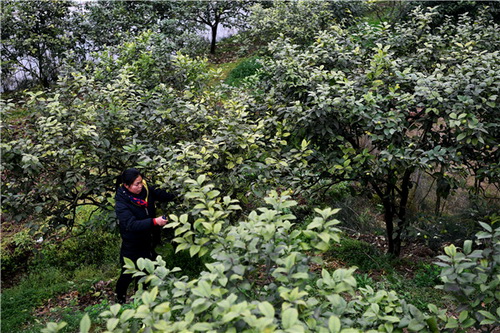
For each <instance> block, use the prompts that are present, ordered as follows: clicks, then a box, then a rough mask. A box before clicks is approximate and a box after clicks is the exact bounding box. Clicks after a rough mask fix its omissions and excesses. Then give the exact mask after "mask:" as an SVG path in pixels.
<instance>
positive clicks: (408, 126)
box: [252, 10, 500, 256]
mask: <svg viewBox="0 0 500 333" xmlns="http://www.w3.org/2000/svg"><path fill="white" fill-rule="evenodd" d="M413 15H414V16H413V20H412V21H410V22H409V23H406V24H402V25H398V26H397V27H393V28H391V27H390V26H389V25H383V26H382V27H381V28H374V27H371V26H368V25H362V26H360V29H359V30H357V32H354V30H343V29H341V28H339V27H338V28H336V29H332V30H330V31H329V32H324V33H320V34H319V35H318V36H317V38H316V40H315V42H314V43H313V44H312V45H310V46H309V47H303V48H301V47H300V46H299V45H296V44H292V43H290V41H288V40H287V39H282V40H279V41H276V42H274V43H272V44H271V45H270V52H271V56H270V57H269V58H268V59H267V60H266V61H265V62H264V63H263V68H262V69H261V74H260V77H259V80H255V82H256V86H254V87H252V90H253V91H258V92H259V95H258V96H256V98H257V99H259V98H260V104H258V105H257V106H256V110H257V111H259V112H262V113H267V114H270V115H273V116H275V117H276V118H277V119H278V120H280V121H282V122H283V121H286V122H288V124H290V125H289V127H291V128H290V129H289V131H290V132H291V133H294V137H295V140H298V141H300V140H303V139H306V140H308V141H311V142H312V145H311V149H313V150H316V151H317V152H316V153H315V154H314V158H313V159H311V160H310V161H309V163H310V164H311V165H312V166H315V167H316V174H317V175H320V177H321V176H323V177H325V176H329V177H331V179H332V183H335V182H338V181H345V180H353V181H357V182H360V183H361V184H362V185H364V186H369V188H371V189H372V190H373V191H374V193H375V195H376V196H377V198H378V200H380V204H381V205H382V206H383V209H384V219H385V224H386V231H387V239H388V251H389V253H391V254H393V255H396V256H398V255H399V254H400V251H401V243H402V238H403V237H404V234H405V231H406V228H407V226H408V223H409V221H408V215H407V207H408V200H409V194H410V189H411V188H412V187H413V186H415V185H416V184H415V183H414V181H413V180H412V175H413V173H414V172H415V171H416V170H422V171H423V172H427V173H429V174H430V175H431V176H433V177H435V178H436V179H437V180H439V181H440V182H442V183H444V184H447V185H448V186H443V187H442V189H443V190H444V192H443V193H442V195H444V194H446V192H447V191H448V192H449V191H450V189H451V188H452V187H453V185H455V184H456V183H457V181H456V177H459V175H460V174H461V173H462V172H465V171H467V172H468V173H470V174H472V175H473V176H474V177H476V179H478V180H479V181H488V182H490V183H496V184H498V181H499V172H498V171H499V169H498V159H499V157H500V151H499V150H498V144H499V142H498V138H499V137H500V136H499V132H498V129H499V126H498V122H497V121H496V120H495V119H496V118H495V116H494V114H495V112H496V111H495V110H496V109H497V99H498V91H499V82H500V81H499V75H500V71H499V70H498V66H499V61H498V58H499V57H498V50H495V49H494V48H492V45H496V44H497V43H498V42H499V38H500V34H499V33H498V32H497V31H498V26H496V24H494V23H491V22H489V21H488V20H487V19H485V18H484V17H479V18H477V19H476V20H475V21H473V20H470V19H468V18H467V17H462V19H461V21H460V22H459V23H458V24H457V25H456V26H455V25H451V24H445V25H443V26H442V27H441V28H440V29H438V30H437V31H436V32H435V33H433V32H432V29H431V27H430V25H431V24H432V18H433V17H434V15H435V12H434V11H432V10H431V11H426V12H424V11H415V12H414V14H413ZM416 50H418V52H415V51H416ZM270 124H271V123H270ZM290 141H291V142H293V141H294V139H293V138H292V139H291V140H290ZM305 184H306V183H305V182H304V185H305ZM311 188H312V189H315V187H311ZM303 190H304V191H306V190H310V189H307V188H304V187H303ZM309 195H314V193H308V194H307V196H309Z"/></svg>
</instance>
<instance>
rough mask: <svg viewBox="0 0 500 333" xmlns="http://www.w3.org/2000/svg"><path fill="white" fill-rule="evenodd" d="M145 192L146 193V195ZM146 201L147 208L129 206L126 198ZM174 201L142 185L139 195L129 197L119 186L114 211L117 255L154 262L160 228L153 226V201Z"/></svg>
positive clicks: (152, 188)
mask: <svg viewBox="0 0 500 333" xmlns="http://www.w3.org/2000/svg"><path fill="white" fill-rule="evenodd" d="M148 191H149V194H148ZM131 196H132V197H136V198H139V199H143V200H146V196H147V201H148V206H147V207H144V206H139V205H137V204H135V203H132V201H131V199H130V197H131ZM174 198H175V195H174V194H172V193H167V192H166V191H164V190H161V189H157V188H155V187H154V186H148V187H146V185H144V186H143V187H142V191H141V193H140V194H132V193H131V192H129V191H128V190H127V189H126V188H125V187H124V186H123V185H122V186H120V187H119V188H118V189H117V191H116V195H115V211H116V217H117V218H118V223H119V225H120V234H121V237H122V247H121V250H120V255H121V256H122V257H126V258H129V259H131V260H133V261H136V260H137V259H138V258H150V259H154V257H155V255H156V252H155V250H154V248H155V246H156V245H158V244H159V241H160V236H161V227H160V226H155V225H154V222H153V219H154V218H155V217H156V207H155V203H156V201H160V202H169V201H172V200H173V199H174Z"/></svg>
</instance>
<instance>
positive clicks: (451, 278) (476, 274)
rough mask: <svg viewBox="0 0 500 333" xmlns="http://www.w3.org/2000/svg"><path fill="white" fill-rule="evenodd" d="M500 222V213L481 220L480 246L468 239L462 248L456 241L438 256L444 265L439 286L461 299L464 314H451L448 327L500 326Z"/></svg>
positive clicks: (490, 327)
mask: <svg viewBox="0 0 500 333" xmlns="http://www.w3.org/2000/svg"><path fill="white" fill-rule="evenodd" d="M495 223H500V218H498V216H497V217H496V219H495V220H494V221H493V222H492V223H491V224H486V223H483V222H480V223H479V224H480V225H481V226H482V228H483V231H480V232H478V233H477V234H476V248H475V249H473V242H472V241H471V240H466V241H465V242H464V245H463V247H462V250H461V251H459V249H457V247H456V246H455V245H450V246H447V247H446V248H445V254H444V255H441V256H438V257H437V258H438V259H439V262H437V263H436V264H437V265H439V266H441V267H442V268H443V269H442V271H441V280H442V282H443V284H442V285H440V286H439V287H440V288H441V289H443V290H444V291H446V292H448V293H449V294H450V295H449V297H450V298H452V299H453V300H455V301H457V302H458V303H459V307H458V310H459V311H461V312H460V316H459V318H458V320H457V319H455V318H449V319H448V323H447V325H446V328H452V329H455V328H464V329H466V328H469V327H472V326H474V327H476V328H483V329H487V330H488V331H489V332H493V330H494V329H498V327H500V227H499V226H497V227H496V229H494V228H493V226H494V225H495Z"/></svg>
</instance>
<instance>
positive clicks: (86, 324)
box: [80, 313, 91, 333]
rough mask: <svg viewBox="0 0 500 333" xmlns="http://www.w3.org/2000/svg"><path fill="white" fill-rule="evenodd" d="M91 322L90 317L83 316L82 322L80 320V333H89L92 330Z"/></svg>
mask: <svg viewBox="0 0 500 333" xmlns="http://www.w3.org/2000/svg"><path fill="white" fill-rule="evenodd" d="M90 326H91V321H90V317H89V315H88V314H87V313H86V314H84V315H83V318H82V320H80V333H88V331H89V330H90Z"/></svg>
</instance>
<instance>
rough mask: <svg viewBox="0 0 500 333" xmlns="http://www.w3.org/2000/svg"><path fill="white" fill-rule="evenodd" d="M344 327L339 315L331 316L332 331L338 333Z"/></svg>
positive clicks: (329, 320)
mask: <svg viewBox="0 0 500 333" xmlns="http://www.w3.org/2000/svg"><path fill="white" fill-rule="evenodd" d="M341 328H342V325H341V323H340V319H339V317H337V316H331V317H330V318H329V319H328V329H329V331H330V333H337V332H340V329H341Z"/></svg>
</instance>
